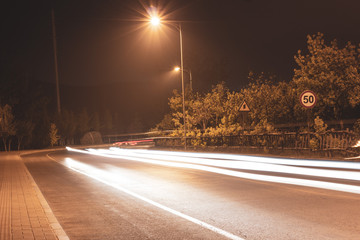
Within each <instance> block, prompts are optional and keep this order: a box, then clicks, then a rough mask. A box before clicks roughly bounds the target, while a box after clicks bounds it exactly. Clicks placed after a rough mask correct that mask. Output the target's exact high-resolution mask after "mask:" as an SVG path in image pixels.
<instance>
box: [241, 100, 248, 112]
mask: <svg viewBox="0 0 360 240" xmlns="http://www.w3.org/2000/svg"><path fill="white" fill-rule="evenodd" d="M239 111H240V112H250V108H249V106H248V105H247V103H246V102H245V101H244V102H243V103H242V104H241V106H240V109H239Z"/></svg>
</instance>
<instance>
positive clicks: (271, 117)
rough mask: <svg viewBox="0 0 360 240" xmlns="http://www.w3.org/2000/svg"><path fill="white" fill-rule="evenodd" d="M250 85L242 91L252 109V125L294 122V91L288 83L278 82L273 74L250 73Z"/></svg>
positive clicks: (250, 114)
mask: <svg viewBox="0 0 360 240" xmlns="http://www.w3.org/2000/svg"><path fill="white" fill-rule="evenodd" d="M249 81H250V83H249V85H248V87H246V88H244V89H242V90H241V94H242V95H243V98H244V100H246V102H247V104H248V105H249V106H250V108H251V112H250V113H249V116H250V119H251V121H252V124H253V125H254V126H255V125H257V124H259V123H261V124H263V123H271V124H278V123H284V122H285V123H287V122H289V121H294V119H293V108H294V104H295V103H294V97H295V94H294V91H293V89H292V87H291V85H289V84H288V83H285V82H278V81H277V79H276V76H274V75H271V74H265V73H260V74H255V73H253V72H250V73H249Z"/></svg>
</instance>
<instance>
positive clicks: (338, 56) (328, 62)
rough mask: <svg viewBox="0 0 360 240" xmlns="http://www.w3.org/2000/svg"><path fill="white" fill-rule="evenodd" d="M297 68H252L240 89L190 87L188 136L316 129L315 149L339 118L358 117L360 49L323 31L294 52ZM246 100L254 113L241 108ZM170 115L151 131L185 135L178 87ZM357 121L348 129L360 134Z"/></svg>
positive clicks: (312, 142)
mask: <svg viewBox="0 0 360 240" xmlns="http://www.w3.org/2000/svg"><path fill="white" fill-rule="evenodd" d="M294 59H295V62H296V64H297V67H296V68H295V69H294V76H293V78H292V79H290V80H289V81H279V79H277V77H276V76H275V75H272V74H267V73H254V72H250V73H249V76H248V82H249V84H248V85H247V86H246V87H244V88H243V89H241V90H240V91H236V92H235V91H230V90H229V89H228V88H227V87H226V84H225V83H224V82H221V83H219V84H217V85H215V86H213V87H212V89H211V91H209V92H207V93H198V92H192V91H190V89H186V91H185V92H186V94H185V99H186V100H185V109H186V112H185V115H186V128H187V137H188V138H191V139H192V142H191V144H192V145H194V146H197V145H199V146H201V145H206V144H207V143H208V140H206V141H201V139H207V137H222V136H237V135H239V134H267V133H279V132H286V131H288V132H290V131H291V132H293V131H296V132H312V133H314V135H313V137H312V138H310V139H309V141H310V147H311V148H313V149H316V148H318V147H319V144H320V139H321V138H320V136H321V135H322V134H325V133H326V131H328V130H330V129H328V126H327V125H326V123H325V122H328V121H333V122H336V123H337V125H338V126H340V128H341V127H342V126H341V125H342V120H343V119H357V118H359V116H360V94H359V93H360V48H359V47H357V46H355V45H353V44H352V43H350V42H349V43H347V44H346V45H345V46H344V47H340V46H338V44H337V41H336V40H333V41H331V42H330V43H326V42H325V40H324V36H323V34H321V33H318V34H315V35H311V36H310V35H309V36H308V37H307V50H306V51H304V52H303V51H300V50H299V51H298V53H297V54H296V55H295V56H294ZM305 90H312V91H313V92H314V93H315V94H316V96H317V99H318V101H317V103H316V105H315V107H313V108H312V109H307V108H304V107H303V106H302V105H301V104H300V101H299V97H300V94H301V93H302V92H303V91H305ZM244 101H246V103H247V105H248V106H249V108H250V110H251V111H250V112H243V111H240V107H241V105H242V103H243V102H244ZM169 107H170V114H168V115H166V116H164V119H163V120H162V121H161V122H160V123H159V124H158V125H157V126H156V127H155V128H154V129H153V130H158V131H162V130H174V131H173V132H172V134H171V136H173V137H182V136H183V131H184V125H183V124H184V120H183V112H182V95H181V93H179V92H178V91H174V94H173V96H172V97H171V98H170V99H169ZM359 122H360V120H358V121H357V122H356V123H355V124H354V125H353V126H351V128H350V129H348V130H349V131H350V130H352V133H354V134H359Z"/></svg>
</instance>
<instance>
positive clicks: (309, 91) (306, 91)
mask: <svg viewBox="0 0 360 240" xmlns="http://www.w3.org/2000/svg"><path fill="white" fill-rule="evenodd" d="M305 93H312V94H313V95H314V96H315V102H314V104H313V105H312V106H310V107H308V106H305V105H304V104H303V102H302V96H303V95H304V94H305ZM316 102H317V96H316V94H315V93H314V92H313V91H311V90H305V91H303V92H302V93H301V94H300V103H301V105H302V106H303V107H305V108H313V107H314V106H315V105H316Z"/></svg>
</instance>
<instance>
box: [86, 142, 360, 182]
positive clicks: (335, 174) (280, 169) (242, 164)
mask: <svg viewBox="0 0 360 240" xmlns="http://www.w3.org/2000/svg"><path fill="white" fill-rule="evenodd" d="M110 150H111V151H109V150H106V149H98V150H95V151H99V152H101V153H104V154H113V153H112V152H114V153H115V155H117V156H123V157H124V156H135V157H144V158H150V159H156V160H164V161H176V162H186V163H194V164H201V165H207V166H213V167H222V168H232V169H242V170H254V171H266V172H277V173H290V174H298V175H305V176H316V177H326V178H336V179H345V180H355V181H360V172H351V171H339V170H325V169H310V168H301V167H292V166H283V165H275V164H271V163H261V162H248V161H238V160H237V161H231V160H220V159H207V158H199V157H196V158H194V157H191V156H192V155H190V156H189V157H184V156H182V155H180V156H177V155H173V154H170V156H171V159H170V158H169V155H165V154H164V153H163V152H161V153H160V154H158V151H155V153H153V151H141V150H123V149H118V148H112V149H110ZM89 151H94V150H93V149H89ZM171 153H172V152H171Z"/></svg>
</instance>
